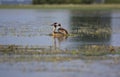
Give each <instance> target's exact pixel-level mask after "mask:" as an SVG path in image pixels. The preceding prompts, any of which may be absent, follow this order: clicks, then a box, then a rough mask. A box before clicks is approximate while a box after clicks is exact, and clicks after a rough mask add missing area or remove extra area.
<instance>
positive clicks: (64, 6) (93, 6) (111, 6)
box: [0, 4, 120, 10]
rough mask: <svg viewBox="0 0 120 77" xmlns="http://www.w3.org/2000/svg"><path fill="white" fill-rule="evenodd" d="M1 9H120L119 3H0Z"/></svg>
mask: <svg viewBox="0 0 120 77" xmlns="http://www.w3.org/2000/svg"><path fill="white" fill-rule="evenodd" d="M0 9H78V10H120V5H119V4H90V5H74V4H61V5H55V4H54V5H48V4H44V5H0Z"/></svg>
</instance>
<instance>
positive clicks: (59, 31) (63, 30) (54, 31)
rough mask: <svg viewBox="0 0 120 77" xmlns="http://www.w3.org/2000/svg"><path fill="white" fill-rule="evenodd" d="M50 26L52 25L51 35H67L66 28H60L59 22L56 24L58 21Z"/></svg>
mask: <svg viewBox="0 0 120 77" xmlns="http://www.w3.org/2000/svg"><path fill="white" fill-rule="evenodd" d="M51 26H53V32H52V35H53V36H55V37H62V36H67V35H68V31H67V30H66V29H64V28H62V27H61V24H58V23H56V22H55V23H53V24H52V25H51ZM57 27H59V28H57ZM56 30H57V31H56Z"/></svg>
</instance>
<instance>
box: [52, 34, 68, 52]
mask: <svg viewBox="0 0 120 77" xmlns="http://www.w3.org/2000/svg"><path fill="white" fill-rule="evenodd" d="M53 40H54V43H53V47H54V49H55V50H57V49H62V48H61V43H62V42H63V41H65V40H67V36H62V37H54V36H53Z"/></svg>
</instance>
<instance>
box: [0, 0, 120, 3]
mask: <svg viewBox="0 0 120 77" xmlns="http://www.w3.org/2000/svg"><path fill="white" fill-rule="evenodd" d="M112 3H115V4H119V3H120V0H0V4H112Z"/></svg>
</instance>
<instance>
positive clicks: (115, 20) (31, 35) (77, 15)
mask: <svg viewBox="0 0 120 77" xmlns="http://www.w3.org/2000/svg"><path fill="white" fill-rule="evenodd" d="M119 21H120V11H91V12H90V11H79V10H34V9H33V10H23V9H21V10H17V9H14V10H9V9H3V10H0V44H1V45H11V44H12V45H13V44H14V45H28V46H31V45H32V46H56V47H58V48H60V49H77V48H79V47H80V46H84V45H91V44H92V45H94V44H95V45H96V44H97V45H112V46H120V40H119V38H120V35H119V33H120V31H119V29H120V26H119V25H120V22H119ZM54 22H58V23H61V24H62V27H64V28H65V29H67V30H68V32H69V34H71V35H76V36H74V37H73V36H69V37H68V38H67V39H64V38H61V39H62V40H60V39H58V38H55V39H53V37H51V36H49V34H51V33H52V27H51V26H50V25H51V24H53V23H54ZM88 33H89V34H88ZM93 33H96V34H93ZM102 34H104V35H102ZM54 41H56V44H55V43H54Z"/></svg>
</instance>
